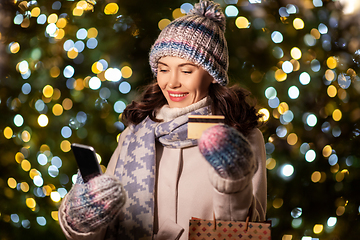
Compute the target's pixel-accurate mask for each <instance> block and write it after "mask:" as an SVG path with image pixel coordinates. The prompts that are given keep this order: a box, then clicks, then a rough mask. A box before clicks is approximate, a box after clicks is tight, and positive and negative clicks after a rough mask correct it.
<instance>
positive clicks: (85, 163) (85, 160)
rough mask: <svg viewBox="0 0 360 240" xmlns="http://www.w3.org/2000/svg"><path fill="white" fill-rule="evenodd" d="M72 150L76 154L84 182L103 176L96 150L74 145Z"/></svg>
mask: <svg viewBox="0 0 360 240" xmlns="http://www.w3.org/2000/svg"><path fill="white" fill-rule="evenodd" d="M71 150H72V151H73V153H74V156H75V159H76V162H77V165H78V167H79V170H80V173H81V176H82V178H83V180H84V182H87V181H89V180H90V179H91V178H93V177H95V176H97V175H100V174H101V168H100V165H99V162H98V160H97V157H96V152H95V149H94V148H93V147H91V146H87V145H83V144H79V143H73V144H71Z"/></svg>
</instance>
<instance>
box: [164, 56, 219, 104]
mask: <svg viewBox="0 0 360 240" xmlns="http://www.w3.org/2000/svg"><path fill="white" fill-rule="evenodd" d="M157 82H158V85H159V86H160V88H161V90H162V92H163V94H164V96H165V98H166V100H167V102H168V104H169V106H170V108H183V107H186V106H189V105H191V104H193V103H196V102H198V101H200V100H201V99H203V98H204V97H206V96H207V94H208V89H209V86H210V83H211V82H214V83H215V80H214V79H213V78H212V77H211V76H210V74H209V73H208V72H207V71H205V70H204V69H203V68H202V67H200V66H197V65H195V64H194V63H193V62H190V61H187V60H184V59H182V58H178V57H162V58H160V60H159V61H158V73H157Z"/></svg>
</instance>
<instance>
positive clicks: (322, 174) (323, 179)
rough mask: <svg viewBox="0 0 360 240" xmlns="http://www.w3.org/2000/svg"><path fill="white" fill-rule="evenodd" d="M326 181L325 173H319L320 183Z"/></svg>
mask: <svg viewBox="0 0 360 240" xmlns="http://www.w3.org/2000/svg"><path fill="white" fill-rule="evenodd" d="M325 180H326V173H325V172H321V178H320V181H319V182H321V183H323V182H325Z"/></svg>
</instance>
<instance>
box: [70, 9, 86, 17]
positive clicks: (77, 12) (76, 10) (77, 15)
mask: <svg viewBox="0 0 360 240" xmlns="http://www.w3.org/2000/svg"><path fill="white" fill-rule="evenodd" d="M83 13H84V9H82V8H79V7H76V8H74V9H73V15H74V16H76V17H80V16H81V15H83Z"/></svg>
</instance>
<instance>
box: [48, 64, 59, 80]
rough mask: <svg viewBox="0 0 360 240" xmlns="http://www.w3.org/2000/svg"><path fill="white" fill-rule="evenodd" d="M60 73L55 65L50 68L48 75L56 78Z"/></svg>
mask: <svg viewBox="0 0 360 240" xmlns="http://www.w3.org/2000/svg"><path fill="white" fill-rule="evenodd" d="M59 75H60V69H59V68H58V67H57V66H55V67H52V68H51V69H50V76H51V77H52V78H57V77H58V76H59Z"/></svg>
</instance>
